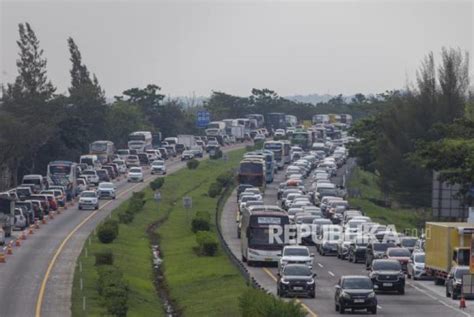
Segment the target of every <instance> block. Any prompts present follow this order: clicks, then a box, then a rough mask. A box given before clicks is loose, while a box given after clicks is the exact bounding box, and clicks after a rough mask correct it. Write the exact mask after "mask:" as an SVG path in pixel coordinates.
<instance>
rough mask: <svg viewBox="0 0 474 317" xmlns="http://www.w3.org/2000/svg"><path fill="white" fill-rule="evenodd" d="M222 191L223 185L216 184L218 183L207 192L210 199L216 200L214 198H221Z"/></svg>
mask: <svg viewBox="0 0 474 317" xmlns="http://www.w3.org/2000/svg"><path fill="white" fill-rule="evenodd" d="M221 191H222V185H221V184H220V183H217V182H216V183H212V184H211V185H210V186H209V190H208V191H207V194H208V195H209V197H211V198H214V197H217V196H219V194H220V193H221Z"/></svg>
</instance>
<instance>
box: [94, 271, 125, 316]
mask: <svg viewBox="0 0 474 317" xmlns="http://www.w3.org/2000/svg"><path fill="white" fill-rule="evenodd" d="M98 274H99V278H98V280H97V291H98V292H99V294H100V295H101V296H102V298H103V302H104V306H105V307H106V308H107V311H108V313H109V314H111V315H113V316H118V317H125V316H127V311H128V303H127V302H128V293H129V287H128V285H127V283H126V282H125V281H124V279H123V274H122V272H121V271H120V270H119V269H117V268H116V267H114V266H111V265H103V266H100V267H99V269H98Z"/></svg>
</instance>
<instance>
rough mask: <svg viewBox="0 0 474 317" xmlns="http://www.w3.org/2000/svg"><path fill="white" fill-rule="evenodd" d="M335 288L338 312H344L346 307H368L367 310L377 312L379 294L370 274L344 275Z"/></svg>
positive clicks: (356, 308) (353, 308) (355, 308)
mask: <svg viewBox="0 0 474 317" xmlns="http://www.w3.org/2000/svg"><path fill="white" fill-rule="evenodd" d="M335 288H336V292H335V294H334V301H335V309H336V312H339V313H341V314H344V312H345V310H346V309H352V310H358V309H366V310H367V312H371V313H372V314H377V296H376V295H375V292H374V285H373V284H372V281H371V280H370V278H369V277H368V276H363V275H345V276H342V277H341V278H340V279H339V281H338V282H337V285H336V286H335Z"/></svg>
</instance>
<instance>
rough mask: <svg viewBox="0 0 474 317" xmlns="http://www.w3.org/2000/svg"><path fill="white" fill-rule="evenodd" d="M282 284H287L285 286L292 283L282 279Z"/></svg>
mask: <svg viewBox="0 0 474 317" xmlns="http://www.w3.org/2000/svg"><path fill="white" fill-rule="evenodd" d="M280 282H281V283H282V284H285V285H288V284H290V281H287V280H285V279H284V278H282V279H281V280H280Z"/></svg>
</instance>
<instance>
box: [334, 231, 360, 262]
mask: <svg viewBox="0 0 474 317" xmlns="http://www.w3.org/2000/svg"><path fill="white" fill-rule="evenodd" d="M357 235H358V234H357V233H353V232H352V233H351V232H347V233H344V236H343V237H342V239H341V240H340V241H339V243H338V245H337V258H338V259H341V260H345V259H346V258H347V255H348V254H349V248H350V246H351V243H352V241H353V240H354V239H355V238H356V237H357Z"/></svg>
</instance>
